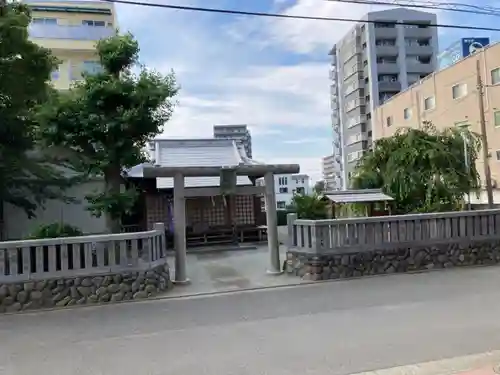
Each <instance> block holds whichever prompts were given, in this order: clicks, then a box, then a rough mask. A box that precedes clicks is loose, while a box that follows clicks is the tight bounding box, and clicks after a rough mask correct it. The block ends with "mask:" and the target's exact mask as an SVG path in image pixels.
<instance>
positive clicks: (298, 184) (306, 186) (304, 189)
mask: <svg viewBox="0 0 500 375" xmlns="http://www.w3.org/2000/svg"><path fill="white" fill-rule="evenodd" d="M257 185H258V186H264V179H259V180H257ZM274 186H275V195H276V208H277V209H278V210H284V209H286V208H287V207H288V206H289V205H290V204H291V203H292V198H293V196H294V194H311V192H312V188H311V178H310V177H309V176H308V175H307V174H292V175H290V174H283V175H278V174H277V175H275V176H274ZM261 204H262V210H265V202H264V198H262V203H261Z"/></svg>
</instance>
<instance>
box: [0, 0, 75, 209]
mask: <svg viewBox="0 0 500 375" xmlns="http://www.w3.org/2000/svg"><path fill="white" fill-rule="evenodd" d="M2 11H3V15H2V17H1V18H0V206H1V205H2V204H3V203H10V204H12V205H14V206H17V207H20V208H22V209H24V210H25V212H26V213H27V215H28V216H29V217H32V216H34V215H35V210H36V208H37V207H38V206H40V205H42V204H43V202H44V201H45V200H46V199H52V198H63V197H64V196H63V195H62V192H63V189H64V188H66V187H68V186H69V185H70V184H71V181H70V180H69V179H66V178H65V176H64V174H63V172H62V170H61V169H59V168H55V165H54V163H55V160H53V159H52V158H51V157H50V156H49V155H47V154H46V153H45V152H44V151H45V150H42V149H37V148H36V146H37V144H36V138H35V134H36V128H37V123H36V121H35V116H34V113H35V108H36V107H37V106H38V105H39V104H40V103H43V102H44V101H45V100H47V98H48V96H49V95H50V93H51V92H52V90H53V89H52V87H51V86H50V84H49V83H48V82H49V80H50V73H51V72H52V70H53V69H54V68H55V67H56V64H57V61H56V59H55V58H54V57H53V56H52V55H51V53H50V51H49V50H47V49H44V48H41V47H39V46H38V45H36V44H35V43H32V42H30V41H29V40H28V25H29V23H30V21H31V15H30V12H29V9H28V7H27V6H26V5H23V4H19V3H9V4H8V5H6V6H4V7H3V8H2ZM0 211H1V210H0Z"/></svg>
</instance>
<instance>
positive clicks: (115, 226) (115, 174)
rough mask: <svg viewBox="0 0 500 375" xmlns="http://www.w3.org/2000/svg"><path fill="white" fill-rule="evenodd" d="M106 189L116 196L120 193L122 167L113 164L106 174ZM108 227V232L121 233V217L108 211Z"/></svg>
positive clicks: (110, 194)
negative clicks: (114, 215)
mask: <svg viewBox="0 0 500 375" xmlns="http://www.w3.org/2000/svg"><path fill="white" fill-rule="evenodd" d="M104 178H105V189H106V192H107V194H108V195H109V196H114V195H117V194H119V193H120V188H121V183H122V177H121V174H120V167H115V166H112V167H110V168H109V169H108V170H107V171H106V173H105V174H104ZM105 218H106V229H107V232H108V233H120V232H121V229H122V225H121V220H120V218H116V217H113V215H112V214H111V213H110V212H108V211H106V213H105Z"/></svg>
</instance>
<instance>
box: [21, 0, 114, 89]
mask: <svg viewBox="0 0 500 375" xmlns="http://www.w3.org/2000/svg"><path fill="white" fill-rule="evenodd" d="M28 5H29V6H30V8H31V12H32V18H33V20H32V23H31V25H30V27H29V36H30V39H31V40H32V41H33V42H35V43H37V44H39V45H41V46H42V47H45V48H48V49H50V50H51V51H52V53H53V54H54V55H55V56H56V57H57V58H58V59H59V60H60V62H61V63H60V65H59V67H58V69H57V70H55V71H54V72H52V83H53V84H54V86H55V88H56V89H59V90H64V89H68V88H69V87H70V86H71V84H72V83H73V82H75V81H78V80H80V79H81V78H82V73H83V72H88V73H94V72H98V71H99V70H100V69H101V65H100V63H99V61H98V57H97V55H96V50H95V45H96V43H97V42H98V41H99V40H100V39H103V38H107V37H109V36H111V35H112V34H113V33H114V32H115V29H116V27H117V24H116V15H115V10H114V5H113V4H112V3H107V2H102V1H66V2H65V1H28Z"/></svg>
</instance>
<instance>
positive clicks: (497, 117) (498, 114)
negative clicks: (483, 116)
mask: <svg viewBox="0 0 500 375" xmlns="http://www.w3.org/2000/svg"><path fill="white" fill-rule="evenodd" d="M493 118H494V123H495V126H500V111H495V112H494V113H493Z"/></svg>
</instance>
